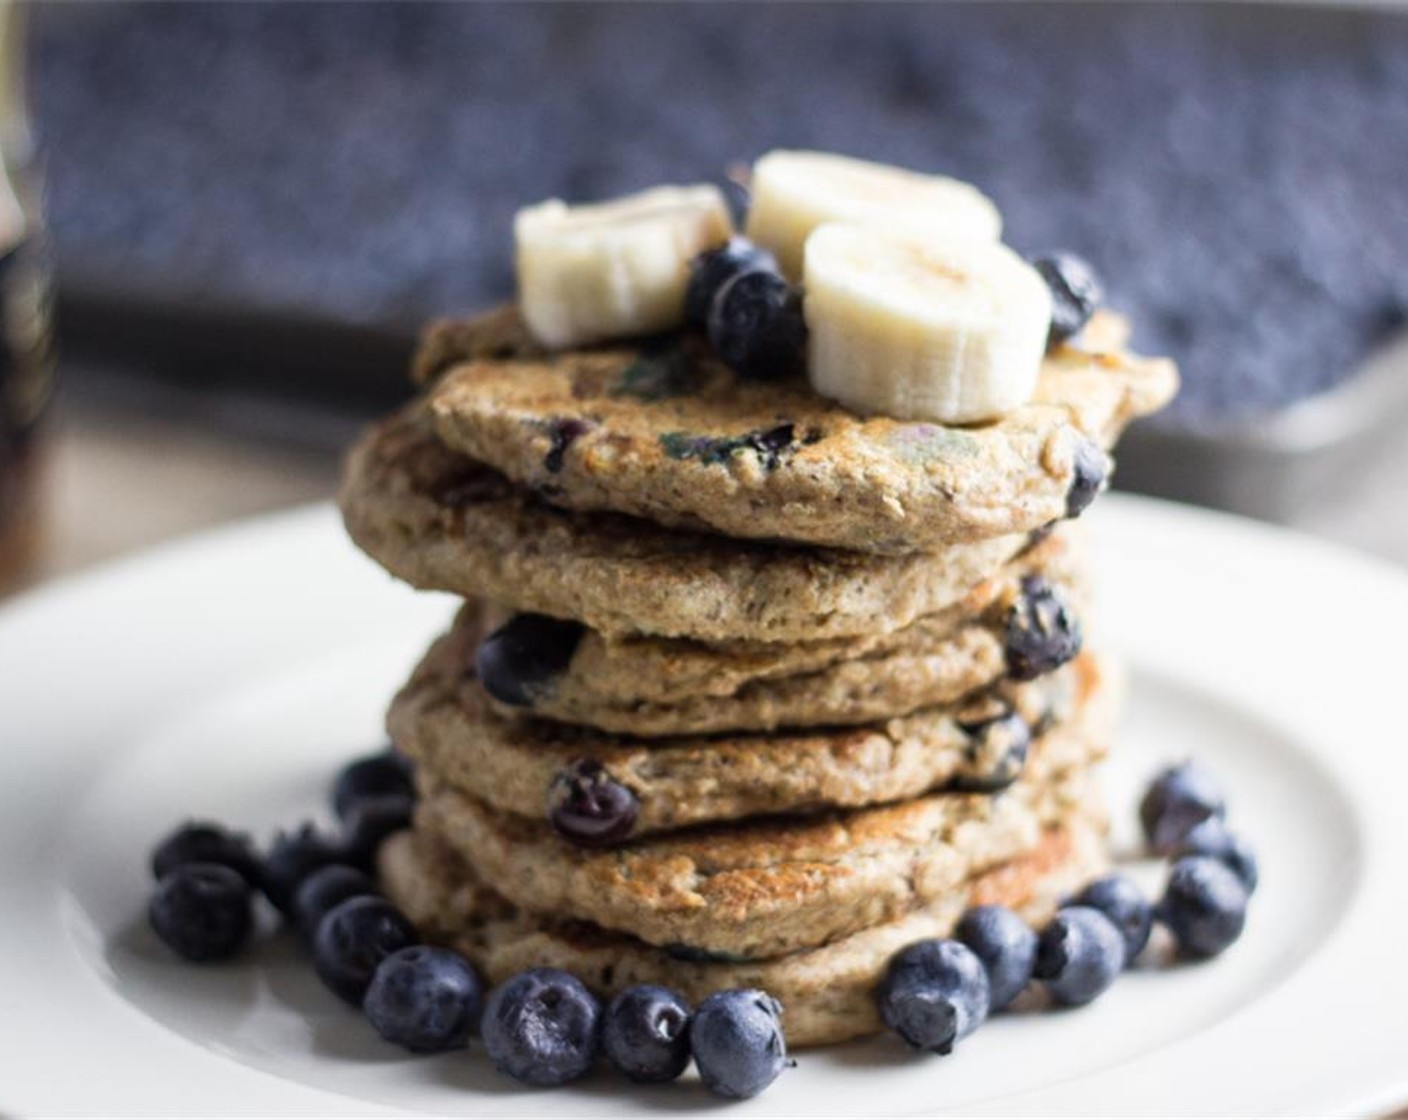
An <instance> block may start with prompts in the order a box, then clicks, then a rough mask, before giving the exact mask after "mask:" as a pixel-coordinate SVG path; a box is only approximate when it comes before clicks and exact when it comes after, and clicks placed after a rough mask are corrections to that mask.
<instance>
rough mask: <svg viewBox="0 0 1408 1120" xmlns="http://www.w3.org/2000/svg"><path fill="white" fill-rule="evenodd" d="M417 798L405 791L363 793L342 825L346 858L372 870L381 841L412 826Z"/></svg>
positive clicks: (363, 868) (365, 869)
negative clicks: (374, 793)
mask: <svg viewBox="0 0 1408 1120" xmlns="http://www.w3.org/2000/svg"><path fill="white" fill-rule="evenodd" d="M415 807H416V802H415V798H413V797H408V796H406V795H405V794H404V793H387V794H381V795H380V796H377V797H364V798H362V799H361V800H360V801H357V802H354V803H353V805H352V808H351V809H349V810H348V812H347V818H346V820H344V821H343V827H342V851H343V859H344V860H346V862H348V863H350V864H351V865H352V866H353V867H360V868H361V869H362V870H364V871H370V870H371V869H372V867H373V866H374V865H375V864H376V853H377V851H378V850H379V849H380V848H381V843H382V841H383V840H385V839H386V838H387V837H388V836H390V835H391V834H392V833H393V832H400V831H401V830H402V829H406V828H409V827H410V826H411V814H412V813H413V812H415Z"/></svg>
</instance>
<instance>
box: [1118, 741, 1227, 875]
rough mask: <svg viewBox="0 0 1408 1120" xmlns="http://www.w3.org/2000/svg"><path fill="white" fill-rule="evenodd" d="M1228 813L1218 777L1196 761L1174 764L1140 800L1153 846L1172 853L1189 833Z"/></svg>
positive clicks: (1147, 836)
mask: <svg viewBox="0 0 1408 1120" xmlns="http://www.w3.org/2000/svg"><path fill="white" fill-rule="evenodd" d="M1226 815H1227V802H1226V800H1225V799H1224V797H1223V796H1222V789H1221V787H1220V786H1219V785H1218V782H1217V779H1216V778H1214V777H1213V776H1212V774H1210V773H1209V772H1208V771H1207V770H1205V769H1203V767H1201V766H1199V765H1198V764H1197V763H1196V762H1184V763H1181V764H1179V765H1178V766H1171V767H1169V768H1168V769H1167V770H1165V771H1164V772H1163V773H1161V774H1159V775H1158V777H1156V778H1155V779H1154V780H1153V782H1151V783H1150V785H1149V788H1148V790H1147V791H1146V792H1145V794H1144V799H1143V800H1142V801H1140V803H1139V820H1140V822H1141V823H1142V824H1143V826H1144V836H1145V838H1146V839H1147V840H1148V841H1149V846H1150V848H1152V849H1153V850H1154V851H1155V852H1156V853H1157V854H1159V855H1161V856H1166V855H1169V854H1170V853H1171V852H1172V851H1173V850H1174V849H1175V848H1177V847H1178V846H1179V845H1180V844H1181V843H1183V841H1184V839H1185V838H1186V837H1187V835H1188V833H1190V832H1192V831H1193V829H1194V828H1195V827H1196V826H1197V825H1200V824H1202V823H1203V821H1205V820H1210V819H1212V818H1214V817H1217V818H1221V817H1225V816H1226Z"/></svg>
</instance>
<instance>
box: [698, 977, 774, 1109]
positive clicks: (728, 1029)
mask: <svg viewBox="0 0 1408 1120" xmlns="http://www.w3.org/2000/svg"><path fill="white" fill-rule="evenodd" d="M689 1045H690V1049H691V1050H692V1051H693V1052H694V1064H695V1065H696V1066H698V1067H699V1078H700V1080H701V1081H703V1082H704V1087H705V1088H706V1089H708V1090H709V1092H711V1093H713V1094H714V1095H715V1096H719V1097H729V1098H731V1099H734V1100H743V1099H746V1098H748V1097H756V1096H757V1095H758V1094H759V1093H761V1092H762V1091H763V1090H764V1089H766V1088H767V1087H768V1086H769V1085H771V1084H772V1083H773V1082H774V1081H776V1080H777V1075H778V1074H780V1073H781V1072H782V1071H783V1070H784V1069H785V1068H786V1067H787V1064H788V1062H787V1040H786V1038H784V1037H783V1034H782V1004H780V1003H778V1002H777V1000H775V999H773V998H772V996H770V995H768V994H767V992H760V991H757V990H756V989H752V988H734V989H730V990H729V991H724V992H715V993H714V994H713V995H711V996H709V997H708V998H707V999H706V1000H705V1001H704V1002H703V1003H701V1004H700V1005H699V1008H698V1010H696V1011H695V1013H694V1019H693V1021H692V1022H691V1023H690V1025H689Z"/></svg>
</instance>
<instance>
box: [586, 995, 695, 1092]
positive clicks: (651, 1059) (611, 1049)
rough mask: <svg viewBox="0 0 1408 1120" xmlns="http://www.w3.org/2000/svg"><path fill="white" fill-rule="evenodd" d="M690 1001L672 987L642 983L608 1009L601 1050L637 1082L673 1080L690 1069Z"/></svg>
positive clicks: (620, 996)
mask: <svg viewBox="0 0 1408 1120" xmlns="http://www.w3.org/2000/svg"><path fill="white" fill-rule="evenodd" d="M692 1014H693V1012H692V1010H691V1008H690V1006H689V1004H688V1003H687V1002H686V1001H685V998H684V997H683V996H682V995H680V994H679V993H678V992H673V991H671V990H670V989H669V988H662V987H659V986H658V985H655V984H639V985H637V986H636V987H634V988H627V989H626V990H625V991H624V992H621V993H620V994H619V995H618V996H617V997H616V998H615V999H613V1000H612V1001H611V1002H610V1003H609V1004H607V1005H606V1011H605V1013H604V1014H603V1016H602V1020H601V1048H602V1050H604V1051H605V1052H606V1056H607V1058H608V1059H610V1061H611V1064H612V1065H613V1066H615V1067H616V1068H617V1069H618V1070H620V1071H621V1072H622V1073H624V1074H625V1075H626V1076H627V1077H628V1078H630V1079H631V1080H632V1081H638V1082H641V1083H644V1084H652V1083H660V1082H665V1081H673V1080H674V1079H675V1078H677V1077H678V1076H679V1075H680V1074H682V1073H683V1072H684V1071H685V1067H686V1066H688V1065H689V1020H690V1016H691V1015H692Z"/></svg>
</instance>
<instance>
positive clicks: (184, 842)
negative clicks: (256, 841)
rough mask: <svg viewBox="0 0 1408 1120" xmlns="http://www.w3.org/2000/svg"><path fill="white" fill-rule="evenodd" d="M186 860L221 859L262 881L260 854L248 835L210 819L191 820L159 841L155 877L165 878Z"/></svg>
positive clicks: (252, 882)
mask: <svg viewBox="0 0 1408 1120" xmlns="http://www.w3.org/2000/svg"><path fill="white" fill-rule="evenodd" d="M183 863H218V864H220V865H221V866H223V867H228V868H229V869H230V870H231V871H234V872H236V873H237V874H239V875H240V876H242V877H243V878H244V881H245V882H246V883H248V884H249V885H250V886H251V887H255V886H258V885H259V857H258V856H256V855H255V854H254V848H253V846H252V845H251V844H250V842H249V837H247V836H245V835H243V834H242V833H238V832H231V831H229V830H228V829H227V828H225V827H224V826H223V825H218V824H215V823H213V822H211V821H188V822H187V823H185V824H183V825H182V826H181V827H180V828H178V829H177V830H176V831H175V832H173V833H171V835H170V836H168V837H166V839H165V840H163V841H162V842H161V843H160V844H158V845H157V847H156V851H154V852H153V853H152V878H154V879H162V878H164V877H165V876H166V875H167V874H168V873H169V872H171V871H174V870H175V869H176V868H177V867H179V866H180V865H181V864H183Z"/></svg>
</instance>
